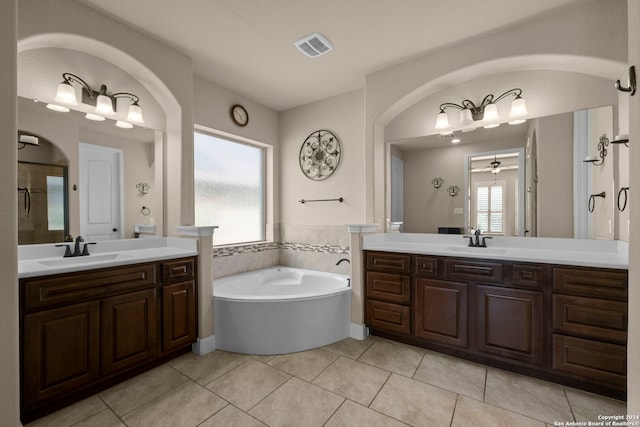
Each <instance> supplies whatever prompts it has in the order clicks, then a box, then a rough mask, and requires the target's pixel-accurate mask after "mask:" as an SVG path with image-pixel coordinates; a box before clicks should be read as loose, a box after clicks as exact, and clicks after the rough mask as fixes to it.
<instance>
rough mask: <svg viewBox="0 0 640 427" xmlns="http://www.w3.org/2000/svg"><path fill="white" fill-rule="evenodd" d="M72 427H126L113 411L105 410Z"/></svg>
mask: <svg viewBox="0 0 640 427" xmlns="http://www.w3.org/2000/svg"><path fill="white" fill-rule="evenodd" d="M73 427H126V425H125V424H124V423H123V422H122V421H120V418H118V416H117V415H116V414H114V413H113V411H110V410H108V409H105V410H104V411H102V412H98V413H97V414H95V415H94V416H92V417H89V418H87V419H86V420H84V421H82V422H80V423H78V424H74V425H73Z"/></svg>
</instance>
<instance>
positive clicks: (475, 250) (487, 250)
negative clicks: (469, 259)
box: [449, 246, 509, 255]
mask: <svg viewBox="0 0 640 427" xmlns="http://www.w3.org/2000/svg"><path fill="white" fill-rule="evenodd" d="M449 249H451V250H452V251H454V252H466V253H472V254H498V255H500V254H506V253H507V252H508V251H509V250H508V249H506V248H482V247H475V246H450V247H449Z"/></svg>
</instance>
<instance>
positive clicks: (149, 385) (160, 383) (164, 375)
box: [99, 365, 189, 416]
mask: <svg viewBox="0 0 640 427" xmlns="http://www.w3.org/2000/svg"><path fill="white" fill-rule="evenodd" d="M186 382H189V378H187V377H185V376H184V375H182V374H181V373H180V372H178V371H176V370H175V369H173V368H172V367H171V366H169V365H162V366H159V367H157V368H155V369H152V370H150V371H147V372H145V373H143V374H140V375H138V376H136V377H133V378H131V379H129V380H127V381H125V382H122V383H120V384H117V385H115V386H113V387H111V388H110V389H107V390H105V391H103V392H101V393H100V394H99V396H100V398H101V399H102V400H104V402H105V403H106V404H107V405H109V407H110V408H111V410H113V412H115V413H116V414H117V415H120V416H122V415H124V414H126V413H128V412H131V411H132V410H134V409H136V408H137V407H139V406H142V405H144V404H145V403H147V402H151V401H152V400H153V399H155V398H156V397H158V396H161V395H163V394H164V393H166V392H168V391H170V390H172V389H174V388H176V387H178V386H179V385H181V384H184V383H186Z"/></svg>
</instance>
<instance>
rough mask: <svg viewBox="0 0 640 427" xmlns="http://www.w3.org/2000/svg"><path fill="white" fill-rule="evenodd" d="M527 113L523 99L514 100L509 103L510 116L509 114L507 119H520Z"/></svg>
mask: <svg viewBox="0 0 640 427" xmlns="http://www.w3.org/2000/svg"><path fill="white" fill-rule="evenodd" d="M527 113H528V111H527V104H526V103H525V102H524V98H520V97H518V98H516V99H514V100H513V102H512V103H511V114H509V117H510V118H512V119H514V118H517V117H522V116H524V115H525V114H527Z"/></svg>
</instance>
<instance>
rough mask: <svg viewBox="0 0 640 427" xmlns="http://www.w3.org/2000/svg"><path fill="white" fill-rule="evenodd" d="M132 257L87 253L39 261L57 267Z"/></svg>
mask: <svg viewBox="0 0 640 427" xmlns="http://www.w3.org/2000/svg"><path fill="white" fill-rule="evenodd" d="M127 258H131V257H130V256H129V255H123V254H104V255H86V256H77V257H68V258H59V259H53V260H50V261H38V263H40V264H42V265H45V266H47V267H55V266H59V265H75V264H91V263H94V262H102V261H115V260H119V259H127Z"/></svg>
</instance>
